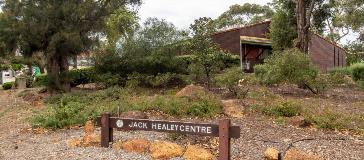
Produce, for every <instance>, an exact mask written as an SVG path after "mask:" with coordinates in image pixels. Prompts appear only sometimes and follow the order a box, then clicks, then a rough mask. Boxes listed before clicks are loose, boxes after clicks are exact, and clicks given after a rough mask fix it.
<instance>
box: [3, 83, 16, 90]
mask: <svg viewBox="0 0 364 160" xmlns="http://www.w3.org/2000/svg"><path fill="white" fill-rule="evenodd" d="M13 86H14V82H6V83H4V84H3V89H4V90H9V89H11V88H13Z"/></svg>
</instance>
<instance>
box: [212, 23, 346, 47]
mask: <svg viewBox="0 0 364 160" xmlns="http://www.w3.org/2000/svg"><path fill="white" fill-rule="evenodd" d="M271 22H272V21H271V20H265V21H262V22H259V23H255V24H250V25H245V26H238V27H233V28H229V29H225V30H221V31H218V32H215V33H213V35H217V34H222V33H226V32H231V31H236V30H240V29H244V28H250V27H255V26H258V25H262V24H266V23H271ZM311 33H313V34H314V35H316V36H317V37H319V38H321V39H323V40H325V41H327V42H329V43H330V44H332V45H334V46H336V47H338V48H340V49H342V50H344V51H345V52H346V50H345V49H344V48H343V47H342V46H340V45H339V44H338V43H336V42H334V41H331V40H328V39H327V38H325V37H323V36H322V35H320V34H318V33H315V32H313V31H311Z"/></svg>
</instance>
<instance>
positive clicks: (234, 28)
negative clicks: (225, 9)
mask: <svg viewBox="0 0 364 160" xmlns="http://www.w3.org/2000/svg"><path fill="white" fill-rule="evenodd" d="M270 22H271V20H265V21H263V22H259V23H254V24H249V25H244V26H242V25H241V26H238V27H233V28H229V29H224V30H221V31H218V32H215V33H213V35H217V34H221V33H226V32H231V31H236V30H240V29H243V28H250V27H255V26H258V25H261V24H266V23H270Z"/></svg>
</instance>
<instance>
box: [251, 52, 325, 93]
mask: <svg viewBox="0 0 364 160" xmlns="http://www.w3.org/2000/svg"><path fill="white" fill-rule="evenodd" d="M254 69H255V75H256V77H257V78H258V80H259V81H260V82H262V83H264V84H268V85H271V84H282V83H290V84H296V85H298V86H300V87H303V88H308V89H310V90H311V91H312V92H313V93H317V92H318V90H317V88H314V87H313V86H318V85H315V83H317V82H318V81H316V80H317V79H316V78H317V76H318V70H317V69H316V67H315V66H314V65H313V64H312V62H311V60H310V58H309V57H308V55H305V54H303V53H302V52H300V51H299V50H298V49H286V50H284V51H283V52H275V53H274V54H273V55H272V56H271V57H269V58H268V59H266V60H265V64H263V65H257V66H255V67H254Z"/></svg>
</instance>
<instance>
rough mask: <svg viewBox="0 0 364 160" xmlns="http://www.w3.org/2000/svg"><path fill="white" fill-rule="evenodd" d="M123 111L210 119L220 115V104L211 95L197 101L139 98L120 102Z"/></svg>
mask: <svg viewBox="0 0 364 160" xmlns="http://www.w3.org/2000/svg"><path fill="white" fill-rule="evenodd" d="M120 103H121V105H122V106H126V107H123V109H124V110H123V111H130V110H139V111H151V110H153V111H161V112H163V113H165V114H168V115H171V116H197V117H211V116H214V115H216V114H219V113H221V104H220V101H219V99H218V98H216V97H215V96H213V95H199V98H198V99H188V98H179V97H175V96H171V95H160V96H155V97H150V96H146V97H143V96H142V97H139V98H135V97H134V98H132V99H129V100H126V98H123V99H122V101H121V102H120Z"/></svg>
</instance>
